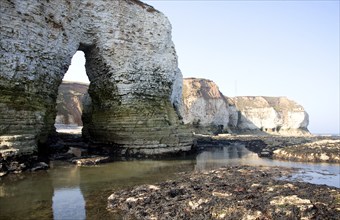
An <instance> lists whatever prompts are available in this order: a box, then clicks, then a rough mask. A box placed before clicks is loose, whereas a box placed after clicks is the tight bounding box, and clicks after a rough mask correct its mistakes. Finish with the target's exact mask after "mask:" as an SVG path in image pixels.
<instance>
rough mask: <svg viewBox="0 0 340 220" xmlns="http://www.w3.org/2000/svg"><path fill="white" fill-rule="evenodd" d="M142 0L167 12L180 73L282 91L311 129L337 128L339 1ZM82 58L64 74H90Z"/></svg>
mask: <svg viewBox="0 0 340 220" xmlns="http://www.w3.org/2000/svg"><path fill="white" fill-rule="evenodd" d="M144 2H146V3H148V4H150V5H152V6H154V7H155V8H156V9H158V10H159V11H161V12H162V13H163V14H165V15H166V16H167V17H168V18H169V20H170V23H171V24H172V36H173V42H174V44H175V48H176V51H177V55H178V62H179V68H180V69H181V71H182V74H183V77H196V78H206V79H210V80H212V81H214V82H215V83H216V84H217V85H218V86H219V89H220V91H221V92H222V93H223V94H224V95H225V96H230V97H233V96H285V97H287V98H288V99H291V100H294V101H295V102H297V103H298V104H300V105H302V106H303V107H304V108H305V110H306V112H307V113H308V114H309V119H310V123H309V126H308V128H309V130H310V131H311V132H312V133H317V134H339V133H340V128H339V127H340V125H339V124H340V122H339V120H340V119H339V105H340V103H339V99H340V97H339V93H340V91H339V83H340V81H339V59H340V57H339V53H340V49H339V1H144ZM83 62H85V59H84V58H81V56H79V57H78V55H76V56H75V57H74V60H73V61H72V65H71V66H70V69H69V73H72V74H67V76H66V80H72V81H78V82H79V81H80V82H84V81H86V80H88V79H87V77H86V76H85V74H84V72H85V69H84V67H83V65H84V64H83ZM82 74H83V75H82ZM78 75H79V76H78ZM85 78H86V79H85Z"/></svg>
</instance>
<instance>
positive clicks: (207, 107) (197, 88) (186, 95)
mask: <svg viewBox="0 0 340 220" xmlns="http://www.w3.org/2000/svg"><path fill="white" fill-rule="evenodd" d="M180 114H181V116H182V117H183V122H184V123H185V124H193V127H194V128H195V130H196V132H200V133H202V132H203V133H207V132H208V133H221V132H230V130H229V127H228V124H229V109H228V102H227V100H226V98H225V97H224V95H223V94H222V93H221V92H220V90H219V88H218V86H217V85H216V84H215V83H214V82H213V81H211V80H207V79H196V78H187V79H184V80H183V99H182V105H181V108H180Z"/></svg>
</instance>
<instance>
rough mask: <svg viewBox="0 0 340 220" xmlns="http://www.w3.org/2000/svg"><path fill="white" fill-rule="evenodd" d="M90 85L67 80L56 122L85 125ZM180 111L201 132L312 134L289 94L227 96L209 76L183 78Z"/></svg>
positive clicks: (63, 88)
mask: <svg viewBox="0 0 340 220" xmlns="http://www.w3.org/2000/svg"><path fill="white" fill-rule="evenodd" d="M87 88H88V85H84V84H78V83H68V82H67V83H66V82H63V83H62V84H61V86H60V88H59V95H58V104H57V110H58V114H57V119H56V123H65V124H78V125H82V122H81V115H82V111H83V103H82V102H83V100H84V99H85V98H86V96H85V94H86V93H87ZM178 110H179V112H178V113H179V114H180V117H182V120H183V123H184V124H191V125H192V127H193V128H194V130H195V132H197V133H206V134H211V133H253V134H254V133H255V134H261V133H263V134H265V133H269V134H283V135H303V134H308V133H309V132H308V129H307V126H308V123H309V118H308V114H307V112H306V111H305V110H304V108H303V107H302V106H301V105H299V104H297V103H296V102H294V101H292V100H289V99H288V98H286V97H264V96H240V97H226V96H224V95H223V94H222V93H221V92H220V90H219V88H218V86H217V85H216V84H215V83H214V82H213V81H211V80H208V79H197V78H187V79H184V80H183V95H182V103H181V104H180V106H179V109H178Z"/></svg>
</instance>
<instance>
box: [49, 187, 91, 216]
mask: <svg viewBox="0 0 340 220" xmlns="http://www.w3.org/2000/svg"><path fill="white" fill-rule="evenodd" d="M52 201H53V205H52V208H53V218H54V219H79V220H80V219H85V218H86V214H85V212H86V211H85V200H84V197H83V194H82V193H81V191H80V188H79V187H78V188H63V189H56V190H54V195H53V199H52Z"/></svg>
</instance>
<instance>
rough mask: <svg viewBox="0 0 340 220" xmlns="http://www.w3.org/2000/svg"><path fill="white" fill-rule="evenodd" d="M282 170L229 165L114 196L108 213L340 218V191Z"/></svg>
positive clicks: (136, 216)
mask: <svg viewBox="0 0 340 220" xmlns="http://www.w3.org/2000/svg"><path fill="white" fill-rule="evenodd" d="M291 172H293V170H292V169H288V168H282V167H271V168H269V167H251V166H230V167H225V168H221V169H218V170H212V171H209V172H203V173H182V174H179V177H178V178H177V179H178V180H174V181H167V182H163V183H159V184H156V185H142V186H139V187H135V188H132V189H126V190H122V191H118V192H115V193H113V194H112V195H111V196H110V197H109V198H108V210H110V211H113V212H116V213H117V214H120V215H122V216H125V217H127V218H131V219H339V218H340V203H339V200H340V189H337V188H332V187H326V186H320V185H313V184H309V183H301V182H288V181H284V180H278V179H279V178H281V179H282V177H283V176H287V175H289V173H291Z"/></svg>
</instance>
